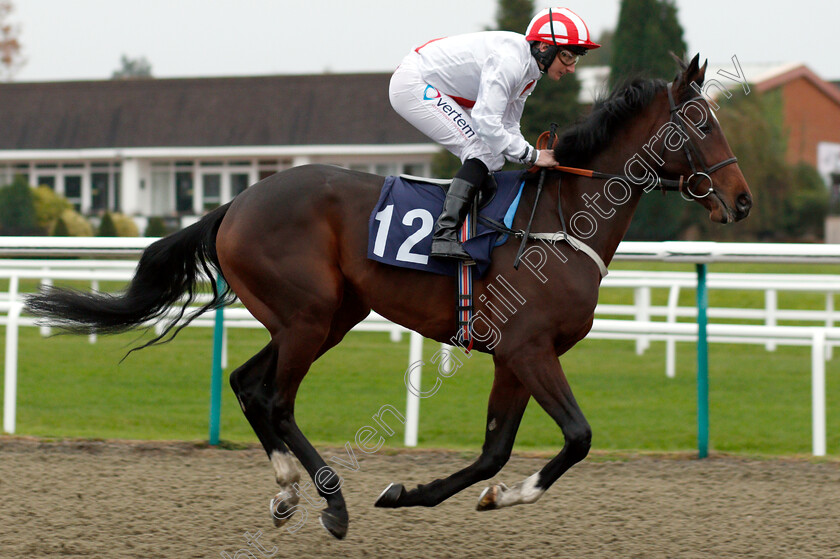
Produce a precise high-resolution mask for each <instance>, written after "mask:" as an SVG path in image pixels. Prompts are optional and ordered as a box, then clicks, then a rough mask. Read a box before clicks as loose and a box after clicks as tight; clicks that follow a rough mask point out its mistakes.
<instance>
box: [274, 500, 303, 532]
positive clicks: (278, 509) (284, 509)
mask: <svg viewBox="0 0 840 559" xmlns="http://www.w3.org/2000/svg"><path fill="white" fill-rule="evenodd" d="M297 503H298V498H297V495H293V494H291V493H289V492H288V491H281V492H280V493H278V494H277V495H276V496H275V497H274V498H273V499H272V500H271V503H270V504H269V510H270V511H271V518H272V519H273V520H274V526H276V527H277V528H279V527H281V526H283V525H284V524H285V523H286V522H288V521H289V519H290V518H291V517H292V515H294V514H295V510H297V507H296V506H295V505H296V504H297Z"/></svg>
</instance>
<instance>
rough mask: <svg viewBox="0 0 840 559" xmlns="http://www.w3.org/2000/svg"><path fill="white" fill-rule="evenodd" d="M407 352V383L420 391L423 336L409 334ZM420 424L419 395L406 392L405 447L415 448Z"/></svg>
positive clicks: (415, 333)
mask: <svg viewBox="0 0 840 559" xmlns="http://www.w3.org/2000/svg"><path fill="white" fill-rule="evenodd" d="M410 339H411V341H410V344H409V350H408V367H409V373H408V374H409V383H410V384H411V386H412V387H414V388H415V389H416V390H418V391H419V390H420V386H421V384H420V383H421V380H422V376H423V336H421V335H420V334H418V333H417V332H411V336H410ZM419 422H420V395H419V394H418V393H417V392H415V391H413V390H411V389H408V390H406V403H405V446H417V431H418V428H419Z"/></svg>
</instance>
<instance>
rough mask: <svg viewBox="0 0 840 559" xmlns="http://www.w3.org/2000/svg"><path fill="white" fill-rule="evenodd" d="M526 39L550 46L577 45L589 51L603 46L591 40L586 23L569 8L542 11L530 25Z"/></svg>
mask: <svg viewBox="0 0 840 559" xmlns="http://www.w3.org/2000/svg"><path fill="white" fill-rule="evenodd" d="M525 39H526V40H528V41H539V42H541V43H548V44H549V45H558V46H564V45H576V46H579V47H583V48H587V49H597V48H598V47H600V46H601V45H599V44H597V43H593V42H592V41H591V40H590V35H589V28H588V27H587V26H586V23H584V21H583V20H582V19H581V18H580V16H579V15H577V14H576V13H574V12H573V11H572V10H570V9H569V8H546V9H544V10H542V11H540V12H539V13H538V14H537V15H535V16H534V19H532V20H531V23H529V24H528V30H527V31H526V32H525Z"/></svg>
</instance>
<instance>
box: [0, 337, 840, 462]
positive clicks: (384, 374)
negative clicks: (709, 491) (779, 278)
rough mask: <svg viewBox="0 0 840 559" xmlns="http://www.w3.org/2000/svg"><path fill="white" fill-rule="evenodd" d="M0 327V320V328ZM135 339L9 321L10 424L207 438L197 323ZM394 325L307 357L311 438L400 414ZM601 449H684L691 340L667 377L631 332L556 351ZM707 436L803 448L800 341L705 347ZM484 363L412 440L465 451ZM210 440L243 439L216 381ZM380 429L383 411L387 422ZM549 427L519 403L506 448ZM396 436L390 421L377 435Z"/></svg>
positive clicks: (64, 431)
mask: <svg viewBox="0 0 840 559" xmlns="http://www.w3.org/2000/svg"><path fill="white" fill-rule="evenodd" d="M2 334H5V332H3V331H2V329H0V335H2ZM135 339H136V336H128V335H123V336H116V337H110V338H100V339H99V341H98V342H97V343H96V344H89V343H88V342H87V341H86V339H85V338H80V337H71V336H56V337H52V338H48V339H42V338H40V336H39V335H38V331H37V329H34V328H23V329H21V338H20V352H21V357H20V364H19V387H18V429H17V431H18V433H19V434H22V435H35V436H41V437H59V438H60V437H92V438H128V439H177V440H200V439H204V438H206V437H207V424H208V401H209V378H210V374H209V371H210V355H211V332H210V329H203V328H193V329H187V330H185V331H183V332H182V333H181V334H179V336H178V337H177V338H176V340H175V341H174V342H172V343H170V344H167V345H164V346H160V347H155V348H149V349H145V350H143V351H140V352H135V353H133V354H132V355H130V356H129V357H128V358H127V359H126V360H125V361H124V362H123V363H122V364H119V363H118V362H119V360H120V359H121V358H122V356H123V354H124V353H125V351H126V349H127V347H130V344H131V342H132V341H134V340H135ZM266 341H267V340H266V335H265V334H264V333H263V332H261V331H255V330H232V331H231V332H230V356H229V358H230V364H231V367H229V369H228V370H232V368H233V367H235V366H236V365H238V364H240V363H242V362H244V361H245V360H246V359H247V358H248V357H250V356H251V355H253V354H254V353H256V352H257V351H258V350H259V349H260V348H261V347H262V346H263V345H264V344H265V342H266ZM438 348H439V346H438V344H436V343H433V342H429V341H427V343H426V344H425V348H424V349H425V355H424V360H425V361H426V363H427V364H428V365H427V367H426V368H425V369H424V389H428V388H430V387H431V386H432V384H433V382H434V380H435V378H436V373H435V369H434V366H433V365H431V363H430V358H431V356H432V354H433V353H434V352H435V351H437V349H438ZM407 356H408V341H407V336H406V337H405V339H404V341H403V342H400V343H392V342H390V341H388V339H387V335H385V334H376V333H351V334H350V335H348V337H347V339H346V340H345V341H344V343H343V344H342V345H341V346H339V347H338V348H336V349H334V350H332V351H331V352H329V353H328V354H327V355H325V356H324V357H323V358H322V359H321V360H319V361H318V362H317V363H316V364H315V365H314V367H313V369H312V371H311V372H310V373H309V375H308V376H307V378H306V380H305V382H304V384H303V386H302V387H301V391H300V393H299V397H298V400H297V406H296V409H297V417H298V421H299V423H300V426H301V428H302V430H303V431H304V433H306V434H307V435H308V436H309V437H310V438H311V440H312V441H313V442H315V443H316V444H333V445H343V444H344V442H346V441H353V438H354V435H355V433H356V431H357V430H358V429H359V428H361V427H363V426H365V425H371V426H375V423H373V421H372V416H373V415H374V414H375V413H376V412H377V411H378V410H379V409H380V408H381V407H382V406H383V405H385V404H390V405H393V406H394V407H396V408H397V409H399V410H401V411H404V408H405V397H406V396H405V385H404V383H403V375H404V372H405V369H406V367H407V365H408V359H407ZM838 361H840V359H838V360H835V361H832V362H829V363H828V371H827V375H828V382H827V384H828V390H829V393H828V402H827V408H828V427H827V430H828V434H829V439H828V449H829V454H834V455H837V454H838V453H840V414H837V413H836V410H837V406H838V405H840V383H838V382H836V379H837V373H838V369H840V364H838ZM561 362H562V363H563V366H564V369H565V371H566V374H567V375H568V378H569V381H570V383H571V385H572V387H573V390H574V391H575V395H576V397H577V400H578V402H579V403H580V405H581V407H582V408H583V410H584V412H585V414H586V416H587V418H588V419H589V421H590V423H591V424H592V428H593V431H594V441H593V442H594V447H595V448H596V449H601V450H650V451H665V452H672V451H691V450H692V449H694V448H695V447H696V387H695V379H694V374H695V373H694V349H693V346H692V344H679V347H678V371H677V378H676V379H667V378H666V377H665V374H664V344H662V343H654V344H653V345H652V347H651V348H650V349H649V350H648V351H647V353H646V354H645V355H643V356H636V354H635V350H634V344H633V343H632V342H614V341H598V340H592V341H588V340H585V341H584V342H582V343H580V344H579V345H578V346H577V347H576V348H574V349H573V350H572V351H570V352H569V353H568V354H567V355H566V356H564V357H563V358H562V359H561ZM710 363H711V446H712V449H713V450H717V451H726V452H735V453H749V454H773V455H782V454H807V453H809V452H810V448H811V426H810V417H811V416H810V413H811V412H810V350H809V348H791V347H780V348H779V349H778V350H777V351H775V352H772V353H770V352H766V351H765V350H764V349H763V348H761V347H756V346H733V345H713V346H712V348H711V355H710ZM491 382H492V360H491V359H490V358H489V357H488V356H486V355H480V354H475V355H474V356H473V357H472V358H470V359H468V360H465V365H464V366H463V367H462V368H460V369H459V370H458V371H457V372H456V374H455V375H454V376H452V377H451V378H448V379H444V381H443V384H442V386H441V388H440V390H438V392H437V393H436V394H434V396H431V397H429V398H425V399H422V400H421V409H420V446H424V447H445V448H456V449H471V450H477V449H479V448H480V446H481V443H482V436H483V429H484V421H485V413H486V401H487V395H488V393H489V390H490V385H491ZM223 394H224V397H223V404H222V425H221V432H222V438H223V439H225V440H228V441H235V442H254V441H256V437H255V436H254V435H253V433H252V432H251V430H250V427H249V425H248V424H247V422H246V421H245V419H244V418H243V416H242V413H241V412H240V410H239V406H238V404H237V403H236V401H235V398H234V397H233V394H232V392H231V390H230V389H229V388H228V387H227V385H225V387H224V391H223ZM389 423H391V424H392V425H394V426H397V425H396V423H395V422H393V421H390V422H389ZM561 443H562V438H561V435H560V432H559V430H558V428H557V427H556V426H555V425H554V424H553V423H552V422H551V421H550V420H549V419H548V417H547V416H546V414H545V413H544V412H543V411H542V410H541V409H539V407H538V406H536V404H535V403H534V402H533V401H532V402H531V403H530V404H529V407H528V410H527V412H526V414H525V418H524V420H523V423H522V427H521V429H520V432H519V435H518V438H517V447H516V448H517V449H518V450H550V449H557V448H558V447H559V446H560V445H561ZM387 444H388V445H389V446H394V447H399V446H401V444H402V430H401V429H397V433H396V434H395V435H394V436H392V437H390V438H388V439H387Z"/></svg>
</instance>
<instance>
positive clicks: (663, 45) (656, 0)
mask: <svg viewBox="0 0 840 559" xmlns="http://www.w3.org/2000/svg"><path fill="white" fill-rule="evenodd" d="M613 43H614V48H613V56H612V63H611V64H610V68H611V70H610V85H612V86H614V85H615V84H617V83H620V82H621V81H622V80H623V79H624V78H626V77H628V76H642V77H649V78H666V79H670V78H672V77H673V76H674V73H675V72H674V63H673V60H672V59H671V57H670V56H669V52H674V53H675V54H677V55H678V56H681V57H684V56H685V51H686V44H685V41H684V40H683V29H682V26H681V25H680V22H679V20H678V18H677V6H676V5H675V4H674V2H673V0H622V2H621V11H620V12H619V15H618V26H617V27H616V30H615V36H614V39H613Z"/></svg>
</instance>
